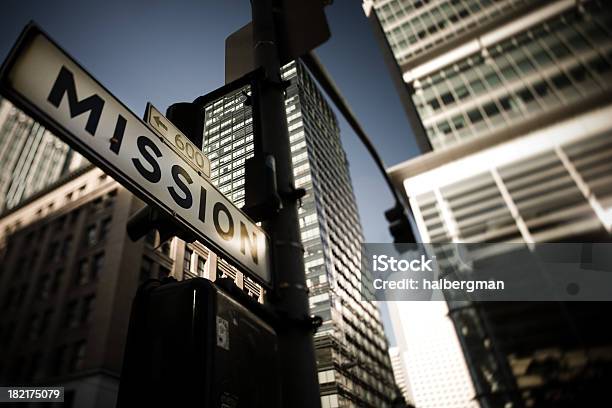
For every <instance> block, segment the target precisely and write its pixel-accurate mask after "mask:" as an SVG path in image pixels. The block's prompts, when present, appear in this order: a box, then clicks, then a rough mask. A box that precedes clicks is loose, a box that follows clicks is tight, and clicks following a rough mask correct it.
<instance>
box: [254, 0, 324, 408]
mask: <svg viewBox="0 0 612 408" xmlns="http://www.w3.org/2000/svg"><path fill="white" fill-rule="evenodd" d="M251 6H252V15H253V47H254V54H255V66H256V67H263V69H264V73H265V74H264V78H263V79H262V80H258V81H257V85H256V86H255V89H253V90H252V92H253V96H254V102H255V103H258V104H259V109H258V111H259V118H257V119H259V123H260V126H261V127H260V129H261V138H262V140H261V147H262V151H263V152H264V154H267V155H272V156H273V157H274V159H275V162H276V181H277V186H278V193H279V196H280V198H281V202H282V206H281V209H280V210H279V211H278V212H277V213H276V214H275V215H274V216H273V217H272V218H271V219H270V220H268V221H266V222H265V223H264V225H263V227H264V229H265V230H266V231H267V232H268V234H269V235H270V239H271V251H272V263H273V266H274V271H275V282H274V284H275V293H274V296H273V302H274V306H275V309H276V311H277V312H278V314H279V315H280V316H281V318H282V319H283V320H282V321H283V323H281V324H279V325H278V326H279V327H277V332H278V339H279V357H280V370H281V371H280V377H281V386H282V390H281V392H282V406H283V407H292V408H318V407H320V406H321V397H320V395H319V383H318V379H317V365H316V359H315V353H314V343H313V334H312V330H311V325H310V316H309V315H310V313H309V303H308V289H307V286H306V275H305V272H304V248H303V246H302V242H301V238H300V229H299V223H298V214H297V201H298V198H299V195H298V194H296V190H295V188H294V180H293V167H292V162H291V151H290V147H289V132H288V129H287V118H286V114H285V98H284V86H283V82H282V79H281V75H280V68H281V67H280V61H279V56H278V49H277V43H276V38H275V37H276V33H275V28H274V17H273V4H272V0H251Z"/></svg>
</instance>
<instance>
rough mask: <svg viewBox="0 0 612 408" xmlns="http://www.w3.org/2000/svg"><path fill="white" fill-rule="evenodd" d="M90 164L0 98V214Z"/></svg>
mask: <svg viewBox="0 0 612 408" xmlns="http://www.w3.org/2000/svg"><path fill="white" fill-rule="evenodd" d="M86 164H87V162H86V161H85V159H83V157H82V156H81V155H79V154H77V153H76V152H74V150H72V149H71V148H70V147H69V146H68V145H66V144H65V143H63V142H62V141H60V140H59V139H58V138H57V137H55V136H54V135H53V134H52V133H51V132H49V131H48V130H46V129H45V128H44V127H42V126H41V125H40V124H38V123H37V122H35V121H34V120H33V119H32V118H30V117H29V116H27V115H26V114H24V113H23V112H21V111H20V110H19V109H17V108H16V107H14V106H13V105H12V104H11V103H10V102H9V101H7V100H5V99H2V98H1V97H0V213H2V212H3V211H5V210H8V209H11V208H14V207H15V206H17V205H18V204H19V203H21V202H22V201H23V200H25V199H27V198H28V197H31V196H32V195H34V194H35V193H37V192H39V191H41V190H43V189H44V188H45V187H47V186H49V185H50V184H51V183H53V182H55V181H57V180H58V179H60V178H61V177H62V176H64V175H66V174H68V173H69V172H71V171H74V170H76V169H78V168H80V167H82V166H84V165H86Z"/></svg>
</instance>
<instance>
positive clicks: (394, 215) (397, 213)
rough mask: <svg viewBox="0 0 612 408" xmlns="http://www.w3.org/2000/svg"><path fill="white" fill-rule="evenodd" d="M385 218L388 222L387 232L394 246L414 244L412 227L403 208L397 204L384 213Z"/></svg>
mask: <svg viewBox="0 0 612 408" xmlns="http://www.w3.org/2000/svg"><path fill="white" fill-rule="evenodd" d="M385 218H386V219H387V221H388V222H389V232H391V236H393V242H394V243H396V244H402V243H414V242H416V238H415V236H414V233H413V232H412V226H411V225H410V221H409V220H408V215H406V210H405V209H404V207H403V206H401V205H399V204H397V205H396V206H395V207H393V208H391V209H389V210H387V211H385Z"/></svg>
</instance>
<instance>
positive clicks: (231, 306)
mask: <svg viewBox="0 0 612 408" xmlns="http://www.w3.org/2000/svg"><path fill="white" fill-rule="evenodd" d="M277 347H278V346H277V338H276V333H275V332H274V330H273V329H272V328H271V327H270V326H268V325H267V324H266V323H264V322H263V321H262V320H261V319H260V318H259V317H257V316H256V315H255V314H254V313H253V312H251V311H249V310H247V309H246V308H245V307H244V306H243V305H241V304H240V303H238V302H237V301H236V300H234V299H233V298H231V297H230V296H229V295H228V294H227V293H226V292H225V291H223V290H221V289H219V288H218V287H217V286H216V285H215V284H214V283H213V282H211V281H209V280H207V279H204V278H195V279H189V280H185V281H182V282H177V281H175V280H174V279H167V280H165V281H164V282H160V281H149V282H145V284H143V285H142V286H141V287H140V288H139V290H138V293H137V295H136V298H135V300H134V303H133V306H132V314H131V317H130V327H129V333H128V339H127V344H126V349H125V356H124V365H123V371H122V373H121V383H120V386H119V395H118V401H117V407H118V408H127V407H129V408H132V407H140V406H142V407H162V406H163V407H181V408H189V407H236V408H238V407H249V408H277V407H280V389H279V379H278V374H277V373H278V360H277V355H278V350H277Z"/></svg>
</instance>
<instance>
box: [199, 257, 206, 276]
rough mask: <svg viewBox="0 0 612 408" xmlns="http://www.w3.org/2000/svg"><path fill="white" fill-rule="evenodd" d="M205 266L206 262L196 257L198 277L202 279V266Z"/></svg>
mask: <svg viewBox="0 0 612 408" xmlns="http://www.w3.org/2000/svg"><path fill="white" fill-rule="evenodd" d="M205 265H206V260H205V259H204V258H203V257H201V256H198V276H200V277H202V276H204V266H205Z"/></svg>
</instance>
